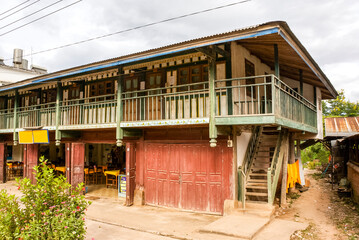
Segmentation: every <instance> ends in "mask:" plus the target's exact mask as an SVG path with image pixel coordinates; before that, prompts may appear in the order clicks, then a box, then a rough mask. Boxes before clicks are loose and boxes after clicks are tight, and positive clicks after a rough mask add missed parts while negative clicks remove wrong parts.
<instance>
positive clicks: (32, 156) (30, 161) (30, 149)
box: [26, 144, 39, 184]
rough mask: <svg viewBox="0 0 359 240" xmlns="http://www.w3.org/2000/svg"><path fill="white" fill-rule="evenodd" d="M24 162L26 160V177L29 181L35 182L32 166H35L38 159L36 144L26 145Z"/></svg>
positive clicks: (37, 146)
mask: <svg viewBox="0 0 359 240" xmlns="http://www.w3.org/2000/svg"><path fill="white" fill-rule="evenodd" d="M26 155H27V156H26V162H27V164H26V165H27V169H26V170H27V173H26V177H27V178H29V179H30V180H31V183H33V184H35V183H36V178H35V175H34V173H35V170H34V167H35V166H37V162H38V160H39V145H38V144H27V145H26Z"/></svg>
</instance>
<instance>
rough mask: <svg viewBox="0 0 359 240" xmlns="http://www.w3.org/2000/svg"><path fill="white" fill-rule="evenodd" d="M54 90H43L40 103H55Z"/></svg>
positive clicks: (55, 93)
mask: <svg viewBox="0 0 359 240" xmlns="http://www.w3.org/2000/svg"><path fill="white" fill-rule="evenodd" d="M56 95H57V90H56V89H49V90H44V91H43V92H42V97H41V103H53V102H56Z"/></svg>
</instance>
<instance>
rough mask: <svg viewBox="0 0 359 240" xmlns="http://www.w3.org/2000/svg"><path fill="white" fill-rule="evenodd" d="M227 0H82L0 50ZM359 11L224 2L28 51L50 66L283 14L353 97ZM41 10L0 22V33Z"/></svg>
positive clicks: (321, 3) (348, 1)
mask: <svg viewBox="0 0 359 240" xmlns="http://www.w3.org/2000/svg"><path fill="white" fill-rule="evenodd" d="M20 2H22V0H12V1H2V3H1V5H2V6H1V9H2V11H4V10H6V9H9V8H10V7H12V6H15V5H16V4H18V3H20ZM53 2H54V1H52V0H42V1H40V2H38V3H37V4H34V5H33V6H32V7H30V8H28V9H26V10H24V11H22V12H20V13H17V14H15V15H13V16H12V17H9V18H7V19H4V20H0V28H1V26H4V25H5V24H7V23H10V22H11V21H14V20H16V19H18V18H20V17H22V16H25V15H27V14H29V13H31V12H33V11H35V10H36V9H39V8H40V7H44V6H46V5H49V4H51V3H53ZM72 2H75V0H64V1H63V2H62V3H61V4H59V5H56V6H54V7H53V8H52V10H51V11H53V10H55V9H57V8H59V7H62V6H65V5H67V4H70V3H72ZM231 2H234V1H227V0H196V1H193V0H181V1H174V0H152V1H148V0H136V1H133V0H122V1H116V0H103V1H98V0H83V1H81V2H80V3H78V4H75V5H74V6H72V7H70V8H67V9H65V10H63V11H60V12H58V13H55V14H53V15H52V16H49V17H47V18H45V19H43V20H40V21H38V22H36V23H33V24H31V25H29V26H26V27H24V28H21V29H19V30H16V31H14V32H13V33H10V34H8V35H5V36H1V37H0V43H1V44H0V57H3V58H5V59H7V58H11V57H12V51H13V49H14V48H22V49H24V50H25V52H26V53H30V52H31V49H32V50H33V51H35V52H36V51H39V50H44V49H48V48H52V47H56V46H61V45H64V44H68V43H71V42H76V41H80V40H84V39H87V38H91V37H95V36H101V35H104V34H108V33H111V32H116V31H120V30H124V29H128V28H132V27H136V26H139V25H143V24H147V23H151V22H156V21H159V20H163V19H166V18H171V17H176V16H179V15H183V14H188V13H192V12H195V11H200V10H203V9H207V8H211V7H215V6H219V5H224V4H227V3H231ZM47 12H50V10H49V11H47ZM358 12H359V1H357V0H337V1H327V0H316V1H312V0H291V1H283V0H272V1H268V0H252V1H250V2H247V3H244V4H239V5H236V6H233V7H230V8H225V9H219V10H216V11H213V12H207V13H203V14H200V15H197V16H191V17H188V18H183V19H179V20H174V21H171V22H168V23H163V24H159V25H155V26H151V27H148V28H143V29H139V30H135V31H131V32H127V33H124V34H119V35H115V36H112V37H108V38H104V39H100V40H96V41H92V42H89V43H85V44H81V45H77V46H72V47H69V48H65V49H61V50H56V51H51V52H47V53H45V54H40V55H35V56H33V63H34V64H36V65H42V66H44V67H46V68H48V69H49V70H50V71H56V70H61V69H64V68H69V67H73V66H77V65H82V64H86V63H89V62H93V61H99V60H103V59H106V58H112V57H117V56H121V55H124V54H128V53H132V52H138V51H143V50H146V49H150V48H155V47H160V46H163V45H168V44H171V43H176V42H181V41H185V40H189V39H193V38H197V37H202V36H206V35H211V34H216V33H221V32H226V31H231V30H233V29H238V28H242V27H247V26H251V25H256V24H259V23H264V22H268V21H274V20H283V21H287V22H288V24H289V26H290V28H291V29H292V31H293V32H294V34H295V35H296V36H297V37H298V39H299V40H300V41H301V42H302V44H303V45H304V46H305V47H306V48H307V50H308V51H309V52H310V54H311V55H312V56H313V58H314V59H315V60H316V61H317V63H318V64H319V65H320V66H321V67H322V68H323V71H324V72H325V73H326V74H327V75H328V77H329V79H330V80H331V81H332V82H333V84H334V86H335V87H336V88H337V89H341V88H343V89H345V91H346V93H347V95H348V97H349V98H350V99H353V100H354V99H358V98H359V96H358V94H357V93H356V92H354V91H353V90H351V89H354V88H355V87H354V85H355V83H357V82H358V80H359V76H358V74H357V73H356V69H357V68H358V63H359V45H358V44H357V39H359V18H358ZM43 14H44V13H41V14H38V15H36V16H33V17H31V18H29V19H27V20H24V21H23V22H22V23H18V24H14V25H13V26H11V27H8V28H5V29H1V30H0V34H1V33H3V32H5V30H10V29H12V28H13V27H15V26H19V25H21V24H23V23H26V22H28V21H30V20H32V19H35V18H37V17H39V16H42V15H43ZM1 17H3V16H0V18H1ZM28 59H30V57H28ZM7 63H9V62H7Z"/></svg>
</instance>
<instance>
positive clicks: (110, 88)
mask: <svg viewBox="0 0 359 240" xmlns="http://www.w3.org/2000/svg"><path fill="white" fill-rule="evenodd" d="M113 93H114V82H113V81H102V82H95V83H91V84H90V97H96V96H102V95H110V94H113Z"/></svg>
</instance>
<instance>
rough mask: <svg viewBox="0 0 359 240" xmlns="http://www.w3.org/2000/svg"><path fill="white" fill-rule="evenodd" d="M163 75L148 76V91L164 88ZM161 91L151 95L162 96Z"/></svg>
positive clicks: (153, 92)
mask: <svg viewBox="0 0 359 240" xmlns="http://www.w3.org/2000/svg"><path fill="white" fill-rule="evenodd" d="M162 79H163V73H162V72H156V73H150V74H148V75H147V80H146V87H147V88H148V89H153V88H161V87H162V85H163V84H162ZM160 93H161V90H156V91H151V92H150V94H160Z"/></svg>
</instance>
